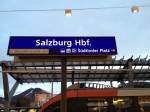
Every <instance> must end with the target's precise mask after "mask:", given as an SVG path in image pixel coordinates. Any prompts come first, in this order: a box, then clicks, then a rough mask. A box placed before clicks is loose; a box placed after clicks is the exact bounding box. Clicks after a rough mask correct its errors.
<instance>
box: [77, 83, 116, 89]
mask: <svg viewBox="0 0 150 112" xmlns="http://www.w3.org/2000/svg"><path fill="white" fill-rule="evenodd" d="M79 88H94V89H105V88H114V87H111V86H110V85H105V84H99V83H79Z"/></svg>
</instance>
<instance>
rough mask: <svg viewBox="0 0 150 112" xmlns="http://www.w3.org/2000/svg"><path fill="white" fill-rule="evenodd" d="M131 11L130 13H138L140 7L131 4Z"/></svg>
mask: <svg viewBox="0 0 150 112" xmlns="http://www.w3.org/2000/svg"><path fill="white" fill-rule="evenodd" d="M131 11H132V13H138V12H139V11H140V9H139V7H138V6H133V7H132V8H131Z"/></svg>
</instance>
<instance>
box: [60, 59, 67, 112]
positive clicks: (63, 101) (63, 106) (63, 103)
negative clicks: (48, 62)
mask: <svg viewBox="0 0 150 112" xmlns="http://www.w3.org/2000/svg"><path fill="white" fill-rule="evenodd" d="M61 64H62V65H61V72H62V77H61V101H60V112H67V94H66V93H67V92H66V90H67V89H66V88H67V76H66V73H67V72H66V58H65V57H64V58H62V61H61Z"/></svg>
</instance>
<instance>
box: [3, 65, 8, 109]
mask: <svg viewBox="0 0 150 112" xmlns="http://www.w3.org/2000/svg"><path fill="white" fill-rule="evenodd" d="M5 70H7V67H6V65H5V64H4V63H2V77H3V89H4V99H5V101H6V104H5V110H4V111H5V112H9V83H8V75H7V73H6V72H3V71H5Z"/></svg>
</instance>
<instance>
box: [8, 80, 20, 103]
mask: <svg viewBox="0 0 150 112" xmlns="http://www.w3.org/2000/svg"><path fill="white" fill-rule="evenodd" d="M18 86H19V82H18V81H16V82H15V84H14V85H13V87H12V89H11V91H10V92H9V101H10V102H11V99H12V97H13V95H14V93H15V91H16V89H17V88H18Z"/></svg>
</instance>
